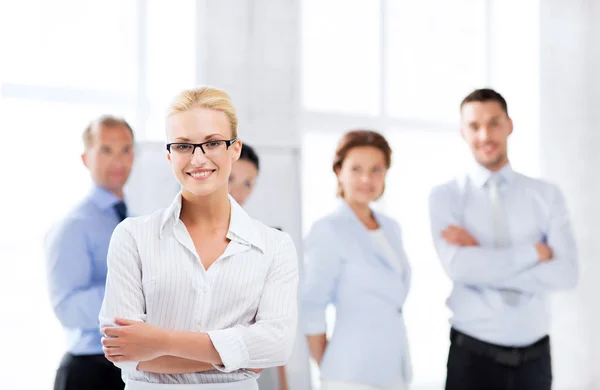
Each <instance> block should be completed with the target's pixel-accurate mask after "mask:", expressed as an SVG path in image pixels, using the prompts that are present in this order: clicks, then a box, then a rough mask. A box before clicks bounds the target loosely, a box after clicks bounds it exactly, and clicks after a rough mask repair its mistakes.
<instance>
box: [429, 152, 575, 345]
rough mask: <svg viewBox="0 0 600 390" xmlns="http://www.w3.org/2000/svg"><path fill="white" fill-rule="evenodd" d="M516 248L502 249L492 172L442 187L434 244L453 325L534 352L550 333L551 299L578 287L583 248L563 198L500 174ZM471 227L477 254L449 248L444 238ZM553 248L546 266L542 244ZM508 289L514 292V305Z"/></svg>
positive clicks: (476, 168)
mask: <svg viewBox="0 0 600 390" xmlns="http://www.w3.org/2000/svg"><path fill="white" fill-rule="evenodd" d="M495 174H497V175H499V176H500V177H499V179H500V193H501V196H502V203H503V208H504V212H505V221H506V225H507V228H508V235H509V242H510V245H509V246H507V247H503V248H496V247H495V246H494V228H493V219H492V207H491V202H490V198H489V194H488V188H487V186H486V183H487V181H488V179H489V178H490V177H491V175H492V172H490V171H489V170H487V169H485V168H484V167H482V166H480V165H476V164H473V166H472V167H471V169H470V170H469V172H468V174H466V175H464V176H462V177H459V178H457V179H456V180H453V181H450V182H448V183H445V184H443V185H440V186H438V187H436V188H434V189H433V190H432V192H431V195H430V198H429V208H430V217H431V227H432V234H433V241H434V244H435V247H436V250H437V253H438V256H439V258H440V260H441V262H442V265H443V266H444V269H445V271H446V273H447V274H448V276H449V277H450V278H451V279H452V281H453V282H454V288H453V290H452V293H451V295H450V297H449V298H448V301H447V304H448V307H449V308H450V310H451V311H452V313H453V316H452V319H451V324H452V326H453V327H454V328H455V329H457V330H459V331H461V332H463V333H465V334H467V335H470V336H472V337H475V338H477V339H479V340H483V341H486V342H489V343H493V344H498V345H504V346H526V345H529V344H532V343H534V342H535V341H537V340H539V339H540V338H542V337H544V336H545V335H547V334H548V330H549V312H548V311H549V302H548V299H547V298H548V293H549V292H551V291H554V290H561V289H568V288H572V287H574V286H575V284H576V283H577V279H578V265H577V249H576V246H575V240H574V238H573V234H572V231H571V226H570V223H569V217H568V213H567V208H566V205H565V200H564V198H563V195H562V193H561V191H560V190H559V189H558V188H557V187H556V186H555V185H552V184H549V183H547V182H545V181H542V180H538V179H533V178H530V177H527V176H524V175H521V174H519V173H516V172H514V171H513V170H512V168H511V166H510V165H506V166H505V167H504V168H503V169H501V170H500V171H498V172H496V173H495ZM449 225H458V226H461V227H464V228H466V229H467V230H468V231H469V233H471V235H472V236H473V237H474V238H475V239H476V240H477V241H478V242H479V246H476V247H458V246H454V245H449V244H448V243H447V242H446V241H445V240H444V239H443V238H442V237H441V233H442V231H443V230H444V229H446V228H447V227H448V226H449ZM539 242H545V243H547V244H548V245H549V246H550V248H551V249H552V251H553V258H552V260H550V261H548V262H544V263H540V262H538V254H537V251H536V249H535V245H536V243H539ZM501 290H514V291H517V292H518V293H519V294H518V298H519V299H518V304H517V305H516V306H515V305H509V304H507V303H506V302H505V301H504V300H503V298H502V292H501Z"/></svg>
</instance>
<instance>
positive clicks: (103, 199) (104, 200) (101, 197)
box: [89, 184, 122, 210]
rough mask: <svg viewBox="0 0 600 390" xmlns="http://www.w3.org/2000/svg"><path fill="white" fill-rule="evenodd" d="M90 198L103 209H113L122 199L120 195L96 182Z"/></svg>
mask: <svg viewBox="0 0 600 390" xmlns="http://www.w3.org/2000/svg"><path fill="white" fill-rule="evenodd" d="M89 198H90V199H91V201H92V202H93V203H94V204H95V205H96V206H98V208H100V209H101V210H108V209H111V208H112V207H113V206H114V205H115V204H117V203H119V202H121V201H122V200H121V199H120V198H119V197H118V196H116V195H115V194H113V193H112V192H110V191H109V190H107V189H106V188H104V187H101V186H99V185H97V184H94V187H93V188H92V190H91V191H90V194H89Z"/></svg>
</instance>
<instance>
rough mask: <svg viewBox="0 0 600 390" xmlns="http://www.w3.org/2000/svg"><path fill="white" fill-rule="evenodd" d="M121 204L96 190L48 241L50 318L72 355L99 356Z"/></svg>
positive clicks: (54, 231) (57, 228)
mask: <svg viewBox="0 0 600 390" xmlns="http://www.w3.org/2000/svg"><path fill="white" fill-rule="evenodd" d="M119 201H120V199H119V198H117V197H116V196H115V195H113V194H112V193H111V192H109V191H107V190H105V189H103V188H101V187H98V186H95V187H94V188H93V189H92V191H91V192H90V194H89V195H88V196H87V197H86V198H85V199H84V200H83V201H82V202H81V203H80V204H79V205H77V207H75V208H74V209H73V210H72V211H71V212H70V213H69V215H68V216H67V217H66V218H65V219H64V220H63V221H61V222H60V223H59V224H58V225H57V226H56V227H54V228H53V229H52V230H51V231H50V233H49V234H48V236H47V239H46V245H45V251H46V267H47V276H48V287H49V289H50V299H51V303H52V307H53V309H54V313H55V314H56V316H57V317H58V319H59V321H60V322H61V324H62V326H63V327H64V328H65V330H66V332H67V339H68V351H69V352H70V353H72V354H74V355H91V354H102V353H103V352H102V344H101V343H100V338H101V334H100V330H99V322H98V314H99V313H100V307H101V306H102V300H103V298H104V287H105V283H106V272H107V266H106V255H107V252H108V244H109V242H110V237H111V235H112V232H113V230H114V229H115V227H116V226H117V225H118V224H119V217H118V215H117V213H116V211H115V210H114V208H113V207H114V205H115V204H116V203H117V202H119Z"/></svg>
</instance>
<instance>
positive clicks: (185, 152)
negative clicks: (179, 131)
mask: <svg viewBox="0 0 600 390" xmlns="http://www.w3.org/2000/svg"><path fill="white" fill-rule="evenodd" d="M236 141H237V137H235V138H232V139H229V140H224V139H220V140H214V141H208V142H202V143H201V144H190V143H184V142H172V143H170V144H167V151H168V152H169V153H170V154H176V155H179V156H191V155H193V154H194V152H195V151H196V148H200V150H201V151H202V153H204V155H205V156H208V157H210V156H215V155H218V154H220V153H222V152H224V151H225V150H227V149H229V147H230V146H231V145H233V144H234V143H235V142H236Z"/></svg>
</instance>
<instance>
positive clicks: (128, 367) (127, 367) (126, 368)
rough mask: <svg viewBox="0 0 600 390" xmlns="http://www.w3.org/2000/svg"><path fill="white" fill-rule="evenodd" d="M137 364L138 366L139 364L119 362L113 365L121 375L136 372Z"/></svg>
mask: <svg viewBox="0 0 600 390" xmlns="http://www.w3.org/2000/svg"><path fill="white" fill-rule="evenodd" d="M138 364H140V362H119V363H114V365H115V366H116V367H118V368H120V369H121V372H123V373H127V372H135V371H137V367H138Z"/></svg>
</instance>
